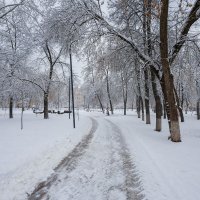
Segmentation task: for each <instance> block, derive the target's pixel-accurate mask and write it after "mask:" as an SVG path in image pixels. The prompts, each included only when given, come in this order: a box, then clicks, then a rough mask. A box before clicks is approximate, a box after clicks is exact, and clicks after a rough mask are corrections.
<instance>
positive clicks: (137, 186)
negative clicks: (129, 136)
mask: <svg viewBox="0 0 200 200" xmlns="http://www.w3.org/2000/svg"><path fill="white" fill-rule="evenodd" d="M106 121H107V122H108V123H109V124H110V126H111V127H112V130H113V132H114V133H115V135H116V140H117V141H118V143H119V145H120V148H119V154H120V157H121V159H122V162H123V166H122V170H123V173H124V176H125V183H124V185H123V186H120V187H118V188H115V187H112V188H110V191H112V190H115V189H117V190H121V191H124V192H126V199H127V200H142V199H144V195H143V194H142V191H143V189H142V187H141V182H140V178H139V175H138V173H137V171H136V167H135V165H134V164H133V162H132V159H131V155H130V152H129V150H128V148H127V145H126V142H125V139H124V137H123V135H122V132H121V130H120V129H119V127H118V126H117V125H116V124H114V123H113V122H111V121H110V120H108V119H106Z"/></svg>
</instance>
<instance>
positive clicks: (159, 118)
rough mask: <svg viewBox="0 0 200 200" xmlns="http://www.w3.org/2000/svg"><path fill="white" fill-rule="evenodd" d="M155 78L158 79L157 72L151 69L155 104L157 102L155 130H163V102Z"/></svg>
mask: <svg viewBox="0 0 200 200" xmlns="http://www.w3.org/2000/svg"><path fill="white" fill-rule="evenodd" d="M155 79H156V78H155V74H154V73H153V71H152V70H151V83H152V89H153V95H154V99H155V104H156V128H155V131H161V130H162V104H161V99H160V95H159V94H158V90H157V84H156V80H155Z"/></svg>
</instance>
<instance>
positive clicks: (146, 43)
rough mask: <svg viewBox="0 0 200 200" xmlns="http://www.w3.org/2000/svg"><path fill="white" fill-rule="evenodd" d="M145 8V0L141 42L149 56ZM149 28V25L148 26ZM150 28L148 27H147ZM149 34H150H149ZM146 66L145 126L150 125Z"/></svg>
mask: <svg viewBox="0 0 200 200" xmlns="http://www.w3.org/2000/svg"><path fill="white" fill-rule="evenodd" d="M147 7H148V4H146V0H143V42H144V52H145V54H147V53H148V54H149V48H151V47H150V46H149V45H148V42H147V18H148V17H147V10H148V9H147ZM149 26H150V24H149ZM149 28H150V27H149ZM149 34H150V33H149ZM148 71H149V70H148V66H147V65H145V69H144V80H145V82H144V88H145V101H144V102H145V110H146V124H150V123H151V121H150V109H149V72H148Z"/></svg>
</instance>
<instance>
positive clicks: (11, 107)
mask: <svg viewBox="0 0 200 200" xmlns="http://www.w3.org/2000/svg"><path fill="white" fill-rule="evenodd" d="M9 118H10V119H12V118H13V97H10V99H9Z"/></svg>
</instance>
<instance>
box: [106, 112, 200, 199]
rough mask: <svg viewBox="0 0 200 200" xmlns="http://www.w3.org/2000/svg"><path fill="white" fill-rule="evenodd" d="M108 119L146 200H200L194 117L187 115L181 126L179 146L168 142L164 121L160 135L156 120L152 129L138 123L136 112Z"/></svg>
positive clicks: (199, 146)
mask: <svg viewBox="0 0 200 200" xmlns="http://www.w3.org/2000/svg"><path fill="white" fill-rule="evenodd" d="M109 119H110V120H111V121H112V122H114V123H116V124H118V126H119V127H120V128H121V131H122V132H123V134H124V137H125V138H126V141H127V144H128V148H129V149H130V151H131V153H132V156H133V159H134V161H135V164H136V166H137V168H138V169H139V171H140V175H141V178H142V182H143V188H144V192H145V194H146V197H147V198H148V199H149V200H155V199H156V200H177V199H181V200H193V199H195V200H197V199H200V195H199V191H200V172H199V169H200V156H199V155H200V124H199V121H198V120H196V115H194V114H191V113H190V114H187V115H186V116H185V122H184V123H181V133H182V142H181V143H172V142H171V141H168V140H167V137H168V136H169V132H168V126H167V120H163V122H164V123H163V131H162V132H160V133H159V132H155V131H153V129H154V125H155V116H152V124H151V125H146V124H145V122H142V121H141V120H140V119H138V118H137V116H136V112H128V116H122V115H120V114H119V113H118V114H115V115H114V116H111V117H110V118H109Z"/></svg>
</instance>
